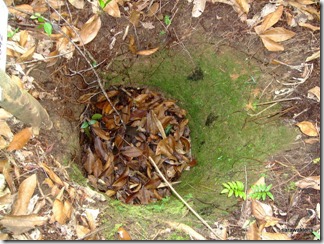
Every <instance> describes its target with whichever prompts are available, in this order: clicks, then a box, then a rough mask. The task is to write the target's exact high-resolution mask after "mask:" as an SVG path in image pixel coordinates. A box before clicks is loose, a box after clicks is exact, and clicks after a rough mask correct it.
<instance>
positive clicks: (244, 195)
mask: <svg viewBox="0 0 324 244" xmlns="http://www.w3.org/2000/svg"><path fill="white" fill-rule="evenodd" d="M242 198H243V199H244V200H245V199H246V194H245V192H242Z"/></svg>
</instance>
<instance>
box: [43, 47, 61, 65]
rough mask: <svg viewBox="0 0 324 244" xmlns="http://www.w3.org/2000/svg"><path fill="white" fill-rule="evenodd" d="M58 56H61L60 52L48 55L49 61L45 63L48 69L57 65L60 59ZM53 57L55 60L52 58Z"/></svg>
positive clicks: (46, 60) (55, 51)
mask: <svg viewBox="0 0 324 244" xmlns="http://www.w3.org/2000/svg"><path fill="white" fill-rule="evenodd" d="M57 55H59V52H58V50H54V51H53V52H50V53H49V54H48V55H47V59H45V62H46V63H47V65H46V67H50V66H53V65H55V64H56V62H57V60H58V57H57ZM51 57H53V58H51Z"/></svg>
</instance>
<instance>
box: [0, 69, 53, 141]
mask: <svg viewBox="0 0 324 244" xmlns="http://www.w3.org/2000/svg"><path fill="white" fill-rule="evenodd" d="M0 106H1V107H2V108H4V109H5V110H7V111H8V112H9V113H11V114H13V115H14V116H15V117H16V118H17V119H19V120H21V121H22V122H24V123H26V124H29V125H31V126H32V128H33V134H34V135H38V134H39V130H40V128H43V129H47V130H50V129H51V128H52V127H53V123H52V121H51V120H50V117H49V115H48V113H47V111H46V110H45V109H44V108H43V106H42V105H41V104H40V103H39V102H38V101H37V100H36V99H35V98H34V97H33V96H32V95H30V94H29V93H28V92H27V91H25V90H22V89H20V87H19V86H18V85H17V84H16V83H14V82H12V81H11V79H10V77H9V76H8V75H7V74H6V73H5V72H4V71H2V70H0Z"/></svg>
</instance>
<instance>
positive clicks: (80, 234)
mask: <svg viewBox="0 0 324 244" xmlns="http://www.w3.org/2000/svg"><path fill="white" fill-rule="evenodd" d="M75 232H76V234H77V237H78V239H81V238H83V237H84V236H85V235H86V234H88V233H89V232H90V229H88V228H87V227H84V226H83V225H76V227H75Z"/></svg>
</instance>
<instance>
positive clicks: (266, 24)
mask: <svg viewBox="0 0 324 244" xmlns="http://www.w3.org/2000/svg"><path fill="white" fill-rule="evenodd" d="M282 13H283V6H282V5H281V6H279V7H278V8H277V9H276V11H274V12H272V13H270V14H268V15H267V16H266V17H265V18H264V20H263V22H262V24H261V27H260V30H259V33H258V32H257V34H262V33H263V32H264V31H266V30H267V29H269V28H270V27H272V26H273V25H275V24H276V23H277V22H278V21H279V20H280V18H281V16H282Z"/></svg>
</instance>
